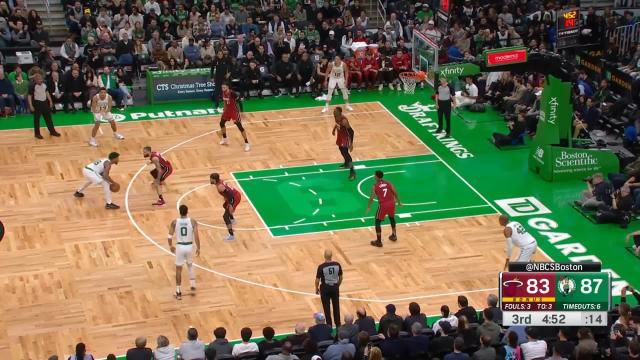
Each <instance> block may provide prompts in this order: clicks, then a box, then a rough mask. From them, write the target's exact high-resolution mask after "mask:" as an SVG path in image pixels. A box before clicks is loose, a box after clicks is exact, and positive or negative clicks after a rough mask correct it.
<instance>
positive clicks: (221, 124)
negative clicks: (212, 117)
mask: <svg viewBox="0 0 640 360" xmlns="http://www.w3.org/2000/svg"><path fill="white" fill-rule="evenodd" d="M226 124H227V122H226V121H225V120H222V119H220V127H221V128H224V127H225V126H226Z"/></svg>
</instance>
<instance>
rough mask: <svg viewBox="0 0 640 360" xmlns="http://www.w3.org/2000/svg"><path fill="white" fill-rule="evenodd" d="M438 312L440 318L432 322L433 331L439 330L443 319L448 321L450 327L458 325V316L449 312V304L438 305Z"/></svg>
mask: <svg viewBox="0 0 640 360" xmlns="http://www.w3.org/2000/svg"><path fill="white" fill-rule="evenodd" d="M440 314H441V318H440V320H438V321H437V322H435V323H434V324H433V332H434V333H438V331H440V329H441V324H442V322H443V321H444V322H447V323H449V325H450V327H452V328H457V327H458V317H457V316H455V315H454V314H451V313H450V310H449V306H447V305H442V306H441V307H440Z"/></svg>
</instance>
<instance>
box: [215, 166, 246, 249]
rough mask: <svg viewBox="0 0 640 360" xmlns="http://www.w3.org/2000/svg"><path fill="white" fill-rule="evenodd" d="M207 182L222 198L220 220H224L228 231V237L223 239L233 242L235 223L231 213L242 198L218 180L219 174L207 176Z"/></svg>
mask: <svg viewBox="0 0 640 360" xmlns="http://www.w3.org/2000/svg"><path fill="white" fill-rule="evenodd" d="M209 181H210V182H211V184H212V185H215V186H216V188H217V189H218V194H220V195H222V197H223V198H224V204H222V207H223V208H224V215H222V219H223V220H224V223H225V225H227V231H229V235H227V237H225V238H224V239H225V240H226V241H233V240H235V237H234V236H233V223H234V222H235V220H234V218H233V213H234V212H235V211H236V208H237V207H238V204H240V200H241V199H242V196H241V195H240V192H239V191H238V190H236V189H234V188H232V187H231V186H229V185H227V184H226V183H225V182H224V181H222V180H220V174H218V173H212V174H211V175H209Z"/></svg>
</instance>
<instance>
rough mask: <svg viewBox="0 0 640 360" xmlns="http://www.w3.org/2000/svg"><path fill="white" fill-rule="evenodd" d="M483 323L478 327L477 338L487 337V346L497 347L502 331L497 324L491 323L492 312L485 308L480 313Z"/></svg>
mask: <svg viewBox="0 0 640 360" xmlns="http://www.w3.org/2000/svg"><path fill="white" fill-rule="evenodd" d="M482 315H483V318H484V322H483V323H482V324H481V325H480V326H479V327H478V336H480V338H481V339H482V338H484V337H487V338H489V340H490V342H489V345H491V346H493V345H498V344H499V343H500V335H501V333H502V329H501V328H500V326H499V325H498V324H496V323H495V322H493V312H492V311H491V310H490V309H489V308H486V309H484V310H483V312H482Z"/></svg>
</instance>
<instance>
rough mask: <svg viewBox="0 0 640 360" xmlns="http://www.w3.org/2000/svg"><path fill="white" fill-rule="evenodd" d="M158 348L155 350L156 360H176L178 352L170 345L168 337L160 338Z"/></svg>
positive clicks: (154, 356) (161, 336)
mask: <svg viewBox="0 0 640 360" xmlns="http://www.w3.org/2000/svg"><path fill="white" fill-rule="evenodd" d="M157 342H158V347H157V348H156V349H155V350H153V359H154V360H174V359H175V357H176V350H175V349H174V348H173V346H171V344H170V343H169V339H167V337H166V336H164V335H160V336H158V340H157Z"/></svg>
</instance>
